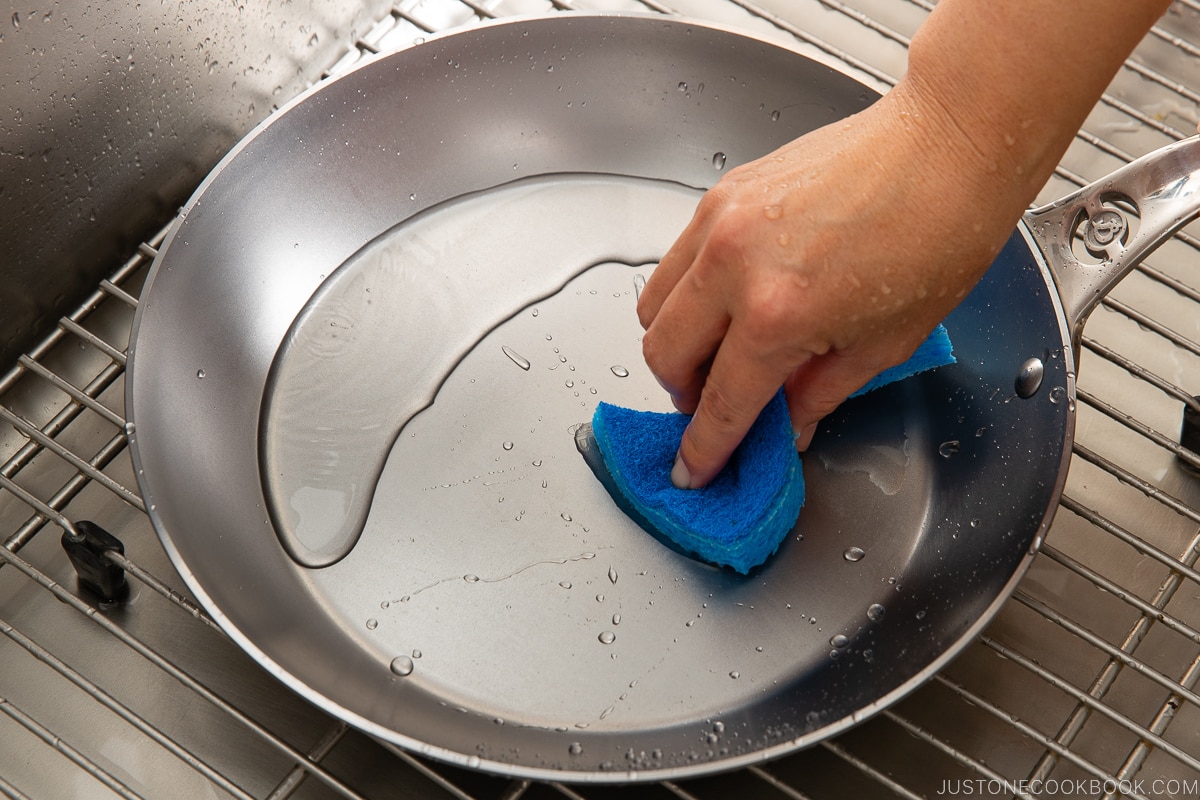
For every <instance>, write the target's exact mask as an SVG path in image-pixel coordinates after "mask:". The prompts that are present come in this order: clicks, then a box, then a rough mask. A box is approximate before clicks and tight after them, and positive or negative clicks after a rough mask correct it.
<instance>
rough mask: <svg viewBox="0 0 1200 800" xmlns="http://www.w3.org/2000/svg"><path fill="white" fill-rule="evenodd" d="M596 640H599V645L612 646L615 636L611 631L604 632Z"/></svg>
mask: <svg viewBox="0 0 1200 800" xmlns="http://www.w3.org/2000/svg"><path fill="white" fill-rule="evenodd" d="M596 638H597V639H599V640H600V644H612V643H613V642H615V641H616V640H617V635H616V634H615V633H613V632H612V631H604V632H603V633H601V634H600V635H599V636H597V637H596Z"/></svg>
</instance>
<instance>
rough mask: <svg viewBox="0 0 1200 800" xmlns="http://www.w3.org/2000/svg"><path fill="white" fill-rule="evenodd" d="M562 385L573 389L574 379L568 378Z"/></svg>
mask: <svg viewBox="0 0 1200 800" xmlns="http://www.w3.org/2000/svg"><path fill="white" fill-rule="evenodd" d="M564 386H566V387H567V388H568V389H574V388H575V381H572V380H568V381H567V382H566V383H565V384H564Z"/></svg>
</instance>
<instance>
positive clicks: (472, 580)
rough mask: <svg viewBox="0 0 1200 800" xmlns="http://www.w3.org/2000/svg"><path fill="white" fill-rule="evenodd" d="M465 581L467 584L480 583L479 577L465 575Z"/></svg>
mask: <svg viewBox="0 0 1200 800" xmlns="http://www.w3.org/2000/svg"><path fill="white" fill-rule="evenodd" d="M463 580H464V581H466V582H467V583H479V576H478V575H470V574H467V575H463Z"/></svg>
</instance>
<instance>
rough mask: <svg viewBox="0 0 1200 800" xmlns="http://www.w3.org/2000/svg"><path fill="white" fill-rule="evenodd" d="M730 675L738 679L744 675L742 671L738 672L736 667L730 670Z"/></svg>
mask: <svg viewBox="0 0 1200 800" xmlns="http://www.w3.org/2000/svg"><path fill="white" fill-rule="evenodd" d="M729 677H731V678H733V679H734V680H735V681H736V680H737V679H738V678H740V677H742V673H740V672H738V671H737V670H736V669H735V670H733V671H732V672H730V673H729Z"/></svg>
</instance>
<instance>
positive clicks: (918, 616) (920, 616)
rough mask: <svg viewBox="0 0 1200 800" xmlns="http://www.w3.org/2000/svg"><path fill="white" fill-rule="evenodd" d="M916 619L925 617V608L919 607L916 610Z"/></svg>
mask: <svg viewBox="0 0 1200 800" xmlns="http://www.w3.org/2000/svg"><path fill="white" fill-rule="evenodd" d="M917 619H925V609H921V610H920V611H918V612H917Z"/></svg>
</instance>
